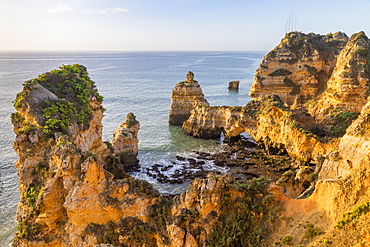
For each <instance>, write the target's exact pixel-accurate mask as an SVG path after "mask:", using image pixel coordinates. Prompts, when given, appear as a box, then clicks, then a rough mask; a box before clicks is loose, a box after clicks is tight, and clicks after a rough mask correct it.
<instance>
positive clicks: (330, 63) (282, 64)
mask: <svg viewBox="0 0 370 247" xmlns="http://www.w3.org/2000/svg"><path fill="white" fill-rule="evenodd" d="M347 39H348V38H347V36H346V35H345V34H343V33H340V32H338V33H335V34H331V33H330V34H327V35H325V36H324V35H318V34H313V33H310V34H303V33H300V32H291V33H288V34H286V36H285V37H284V38H283V39H282V41H281V42H280V44H279V45H278V46H276V47H275V49H274V50H272V51H271V52H270V53H268V54H267V55H266V56H265V57H264V58H263V60H262V62H261V64H260V66H259V67H258V69H257V71H256V74H255V77H254V81H253V85H252V87H251V90H250V93H249V94H250V96H251V97H252V98H254V99H261V98H262V97H263V96H265V95H269V94H276V95H278V96H279V97H280V98H281V99H282V100H283V102H284V103H286V104H288V105H293V104H294V103H300V102H302V101H304V100H307V99H310V98H312V97H314V96H316V95H318V94H320V93H322V92H323V90H325V87H326V81H327V80H328V78H329V77H330V75H331V73H332V71H333V69H334V66H335V61H336V58H337V56H338V54H339V51H340V50H341V49H342V48H343V46H344V45H345V44H346V42H347Z"/></svg>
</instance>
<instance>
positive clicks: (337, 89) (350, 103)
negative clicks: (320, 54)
mask: <svg viewBox="0 0 370 247" xmlns="http://www.w3.org/2000/svg"><path fill="white" fill-rule="evenodd" d="M369 48H370V41H369V39H368V38H367V36H366V35H365V33H364V32H360V33H356V34H354V35H352V36H351V38H350V39H349V41H348V43H347V45H346V46H345V47H344V49H342V51H341V52H340V55H339V56H338V59H337V62H336V65H335V69H334V71H333V73H332V75H331V77H330V79H329V80H328V82H327V90H326V91H325V93H324V94H323V95H322V97H320V99H319V100H318V102H317V104H314V102H312V103H311V105H312V107H310V113H311V114H312V115H314V116H315V117H316V118H317V119H325V118H326V117H327V116H328V115H330V114H331V113H332V112H331V111H332V110H333V109H336V110H338V109H340V110H341V111H344V112H356V113H360V112H361V109H362V107H363V106H364V105H365V104H366V102H367V97H368V96H369V89H370V88H369V78H370V64H369V60H368V57H369V54H368V52H369Z"/></svg>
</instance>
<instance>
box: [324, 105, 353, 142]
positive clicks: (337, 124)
mask: <svg viewBox="0 0 370 247" xmlns="http://www.w3.org/2000/svg"><path fill="white" fill-rule="evenodd" d="M358 115H359V114H358V113H357V112H345V111H342V110H340V109H338V110H337V113H334V114H332V115H331V117H332V119H333V126H332V127H331V129H330V135H331V136H332V137H341V136H343V135H344V134H345V133H346V130H347V128H348V127H349V126H350V125H351V123H352V121H353V120H355V119H356V118H357V117H358Z"/></svg>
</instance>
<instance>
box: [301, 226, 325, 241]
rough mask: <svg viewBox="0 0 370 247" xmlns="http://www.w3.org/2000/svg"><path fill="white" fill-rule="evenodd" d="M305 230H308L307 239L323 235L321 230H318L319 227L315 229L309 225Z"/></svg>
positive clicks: (305, 235)
mask: <svg viewBox="0 0 370 247" xmlns="http://www.w3.org/2000/svg"><path fill="white" fill-rule="evenodd" d="M305 228H306V232H305V234H304V237H305V238H309V239H312V238H314V237H316V236H318V235H320V234H322V231H321V229H320V228H318V227H314V226H313V225H312V224H311V223H308V224H307V225H306V227H305Z"/></svg>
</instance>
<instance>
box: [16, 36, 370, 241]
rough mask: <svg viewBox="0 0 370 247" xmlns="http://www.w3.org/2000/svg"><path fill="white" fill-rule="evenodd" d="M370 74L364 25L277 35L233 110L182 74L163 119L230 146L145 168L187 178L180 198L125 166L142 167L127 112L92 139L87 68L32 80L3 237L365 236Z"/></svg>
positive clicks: (21, 103) (20, 98) (96, 128)
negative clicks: (246, 95) (12, 210)
mask: <svg viewBox="0 0 370 247" xmlns="http://www.w3.org/2000/svg"><path fill="white" fill-rule="evenodd" d="M369 71H370V47H369V40H368V38H367V36H366V35H365V34H364V33H363V32H359V33H356V34H354V35H352V36H351V37H350V38H348V37H347V36H346V35H345V34H344V33H340V32H338V33H335V34H327V35H318V34H313V33H310V34H303V33H300V32H291V33H288V34H286V36H285V37H284V38H283V39H282V41H281V43H280V44H279V45H278V46H276V48H275V49H273V50H272V51H271V52H270V53H268V54H267V55H266V56H265V57H264V59H263V60H262V62H261V64H260V66H259V68H258V69H257V71H256V75H255V78H254V82H253V85H252V88H251V91H250V95H251V97H253V100H252V101H251V102H249V103H248V104H247V105H246V106H243V107H242V106H240V107H229V106H210V105H209V104H208V102H207V101H206V100H205V97H204V95H203V93H202V90H201V88H200V85H199V83H198V82H197V81H195V80H194V74H193V73H191V72H190V71H189V73H188V74H187V77H186V81H184V82H180V83H178V84H177V85H176V86H175V89H174V90H173V93H172V103H171V109H170V116H169V123H170V124H171V125H181V126H182V129H183V132H184V133H185V134H187V135H190V136H194V137H197V138H215V137H219V136H220V135H221V133H222V134H223V135H224V136H225V142H227V143H228V145H227V147H226V148H225V150H224V151H222V152H219V153H202V152H198V151H196V150H195V152H196V153H195V155H196V157H195V158H188V157H180V156H178V157H175V158H174V161H173V162H174V165H175V164H179V163H181V164H184V167H185V168H187V169H184V171H179V172H178V173H177V174H173V175H172V177H165V176H164V175H163V173H162V172H164V171H166V170H168V169H171V167H170V166H166V167H165V166H160V165H154V164H153V167H152V168H151V169H148V170H146V171H145V172H146V173H147V174H148V175H149V176H151V177H153V178H154V177H155V178H156V179H157V180H158V181H159V182H163V183H183V182H184V181H185V180H192V183H191V184H190V186H189V188H188V190H187V191H185V192H183V193H181V194H178V195H164V194H160V193H159V192H158V191H156V190H155V189H153V187H152V185H151V184H149V183H148V182H146V181H143V180H138V179H135V178H133V177H131V176H130V175H129V174H128V172H129V171H131V170H133V169H137V168H138V167H137V165H138V164H137V162H138V161H137V158H136V156H137V133H138V130H139V128H140V124H139V123H138V122H137V121H136V118H135V116H134V115H133V114H132V113H130V114H128V115H127V118H126V120H125V121H124V122H122V123H121V125H120V126H119V127H118V128H117V129H116V131H115V133H114V138H113V141H112V143H108V142H103V141H102V133H101V131H102V124H101V120H102V117H103V112H104V108H103V106H102V101H103V97H102V96H100V94H99V93H98V91H97V90H96V88H95V84H94V82H93V81H92V80H91V79H90V78H89V76H88V72H87V69H86V68H85V67H83V66H81V65H65V66H62V67H61V68H59V69H57V70H54V71H51V72H48V73H46V74H43V75H40V76H39V77H37V78H35V79H33V80H29V81H27V82H25V83H24V89H23V91H22V92H21V93H19V94H18V95H17V97H16V100H15V103H14V106H15V108H16V110H17V112H16V113H14V114H13V115H12V123H13V125H14V131H15V133H16V139H15V142H14V149H15V150H16V152H17V153H18V156H19V159H18V161H17V163H16V164H15V165H16V167H17V169H18V177H19V184H20V186H19V190H20V195H21V196H20V197H21V198H20V202H19V205H18V211H17V220H18V221H19V227H18V232H17V236H16V238H15V240H14V243H13V246H173V247H178V246H287V245H294V246H369V243H370V227H369V226H370V190H369V186H370V170H369V164H370V149H369V143H370V142H369V136H370V135H369V133H368V132H369V130H370V121H369V116H370V114H369V111H370V101H369V98H368V97H369V94H370V93H369V92H370V90H369V86H370V82H369V80H370V73H369ZM244 132H248V133H249V134H250V136H251V137H252V138H253V140H249V139H245V138H244V137H243V133H244ZM241 134H242V135H241ZM206 162H213V163H215V164H216V165H217V166H220V167H227V168H228V170H229V172H228V173H227V174H217V173H215V172H212V171H207V170H205V169H204V164H205V163H206ZM191 169H193V170H194V171H196V172H189V171H190V170H191Z"/></svg>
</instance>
